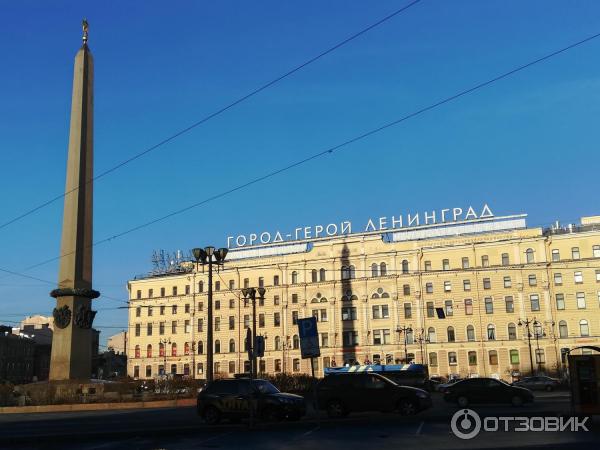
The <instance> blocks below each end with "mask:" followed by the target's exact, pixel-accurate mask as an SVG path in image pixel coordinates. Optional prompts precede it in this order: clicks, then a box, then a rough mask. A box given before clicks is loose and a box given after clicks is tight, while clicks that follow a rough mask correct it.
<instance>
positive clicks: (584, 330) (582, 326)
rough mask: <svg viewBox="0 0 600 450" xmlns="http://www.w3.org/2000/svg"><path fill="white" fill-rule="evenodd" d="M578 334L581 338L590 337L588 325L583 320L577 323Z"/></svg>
mask: <svg viewBox="0 0 600 450" xmlns="http://www.w3.org/2000/svg"><path fill="white" fill-rule="evenodd" d="M579 334H580V335H581V336H589V335H590V326H589V325H588V321H587V320H585V319H582V320H580V321H579Z"/></svg>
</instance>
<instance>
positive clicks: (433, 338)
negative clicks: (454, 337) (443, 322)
mask: <svg viewBox="0 0 600 450" xmlns="http://www.w3.org/2000/svg"><path fill="white" fill-rule="evenodd" d="M427 337H428V338H429V342H436V340H437V338H436V335H435V328H433V327H429V328H428V329H427Z"/></svg>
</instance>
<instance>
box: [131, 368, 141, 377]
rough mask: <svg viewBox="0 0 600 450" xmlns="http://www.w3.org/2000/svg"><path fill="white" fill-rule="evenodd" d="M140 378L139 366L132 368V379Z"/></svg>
mask: <svg viewBox="0 0 600 450" xmlns="http://www.w3.org/2000/svg"><path fill="white" fill-rule="evenodd" d="M139 377H140V366H133V378H139Z"/></svg>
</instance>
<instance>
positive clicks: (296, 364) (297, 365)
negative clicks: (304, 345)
mask: <svg viewBox="0 0 600 450" xmlns="http://www.w3.org/2000/svg"><path fill="white" fill-rule="evenodd" d="M292 370H293V371H294V372H300V360H299V359H298V358H294V360H293V362H292Z"/></svg>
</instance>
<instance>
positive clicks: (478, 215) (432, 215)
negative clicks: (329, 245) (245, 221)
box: [227, 204, 494, 248]
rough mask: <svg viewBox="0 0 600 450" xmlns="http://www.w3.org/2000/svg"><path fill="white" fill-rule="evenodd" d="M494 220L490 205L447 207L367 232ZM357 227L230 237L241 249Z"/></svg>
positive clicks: (372, 225) (381, 223)
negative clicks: (487, 219) (477, 207)
mask: <svg viewBox="0 0 600 450" xmlns="http://www.w3.org/2000/svg"><path fill="white" fill-rule="evenodd" d="M491 217H494V213H492V210H491V209H490V207H489V206H488V205H487V204H484V205H483V207H482V208H481V209H475V208H473V207H472V206H469V207H468V208H446V209H441V210H437V211H436V210H434V211H431V212H423V213H419V212H417V213H412V214H405V215H403V214H401V215H398V216H391V217H387V216H384V217H378V218H375V219H372V218H370V219H369V220H368V221H367V223H366V225H364V226H363V231H364V232H374V231H386V232H389V231H392V230H400V229H403V228H411V227H418V226H423V225H440V224H446V223H447V224H451V223H454V222H464V221H468V220H476V219H485V218H491ZM352 230H353V225H352V222H351V221H349V220H345V221H342V222H340V223H329V224H327V225H309V226H304V227H297V228H295V229H294V230H293V232H290V233H286V232H285V231H284V232H281V231H280V230H275V231H273V232H271V231H263V232H261V233H250V234H248V235H245V234H240V235H238V236H228V237H227V247H228V248H240V247H246V246H250V245H258V244H276V243H279V242H286V241H299V240H309V239H318V238H324V237H333V236H343V235H348V234H352V232H353V231H352Z"/></svg>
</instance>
